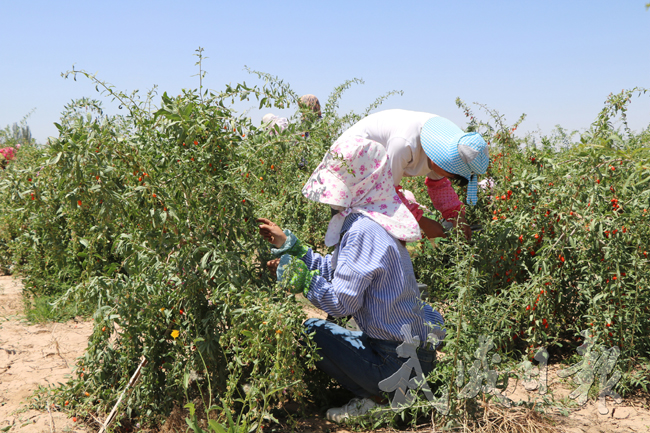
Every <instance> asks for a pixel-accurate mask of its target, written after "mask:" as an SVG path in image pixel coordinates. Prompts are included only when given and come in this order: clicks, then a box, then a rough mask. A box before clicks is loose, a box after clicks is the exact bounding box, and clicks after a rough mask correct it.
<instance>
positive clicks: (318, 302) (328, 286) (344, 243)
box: [306, 229, 388, 317]
mask: <svg viewBox="0 0 650 433" xmlns="http://www.w3.org/2000/svg"><path fill="white" fill-rule="evenodd" d="M381 230H383V229H381ZM340 245H341V246H340V250H339V255H338V259H337V265H336V270H335V271H334V278H333V279H332V281H331V282H330V281H327V280H325V279H324V278H322V277H314V279H313V281H312V284H311V286H310V288H309V291H308V292H307V294H306V297H307V299H308V300H309V301H310V302H311V303H312V304H313V305H314V306H315V307H317V308H319V309H321V310H323V311H325V312H326V313H327V314H330V315H332V316H334V317H344V316H349V315H351V314H354V313H356V312H357V311H358V310H359V309H360V308H361V307H362V306H363V302H364V295H365V291H366V289H367V288H368V287H369V286H370V284H371V283H372V281H373V280H374V279H375V278H381V274H382V273H384V272H385V264H382V262H381V258H382V257H383V256H385V255H386V251H387V250H388V247H387V246H386V244H384V243H382V242H377V241H376V239H375V237H374V233H372V232H368V231H365V230H364V231H350V232H348V233H346V234H345V236H344V237H343V239H342V240H341V244H340Z"/></svg>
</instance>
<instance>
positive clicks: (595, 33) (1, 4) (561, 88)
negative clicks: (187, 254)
mask: <svg viewBox="0 0 650 433" xmlns="http://www.w3.org/2000/svg"><path fill="white" fill-rule="evenodd" d="M645 3H647V1H645V0H609V1H604V0H590V1H583V0H545V1H531V0H490V1H485V0H482V1H478V0H475V1H470V0H453V1H452V0H449V1H440V0H428V1H408V0H403V1H383V0H373V1H366V0H348V1H338V0H331V1H328V2H315V1H280V0H277V1H252V0H239V1H232V0H230V1H216V0H215V1H193V0H185V1H183V2H178V1H177V2H172V1H165V0H157V1H147V0H130V1H122V0H112V1H101V0H98V1H88V0H85V1H74V0H66V1H51V0H48V1H35V0H20V1H10V0H1V1H0V17H2V24H1V27H0V56H1V57H0V59H1V60H0V65H1V66H0V128H2V127H4V126H6V125H8V124H11V123H13V122H18V121H20V120H21V118H22V117H23V116H24V115H25V114H27V113H29V112H30V111H31V110H32V109H34V108H35V111H34V112H33V114H32V115H31V116H30V118H29V120H28V124H29V125H30V127H31V129H32V132H33V134H34V136H35V137H36V139H37V140H38V141H39V142H44V141H45V140H46V138H47V137H48V136H50V135H56V128H55V127H54V126H53V122H55V121H57V120H58V118H59V113H60V112H61V110H62V109H63V106H64V105H65V104H66V103H68V102H70V101H71V100H72V99H75V98H79V97H82V96H89V97H98V96H99V95H98V94H97V93H96V92H95V88H94V85H92V84H91V83H90V82H89V81H88V80H86V79H79V80H77V81H76V82H75V81H72V80H71V79H69V80H64V79H63V78H61V76H60V74H61V72H64V71H67V70H69V69H71V67H72V65H73V64H74V65H75V67H76V68H79V69H85V70H87V71H90V72H97V73H98V76H99V77H100V78H101V79H103V80H106V81H108V82H110V83H112V84H114V85H115V86H116V87H117V88H118V89H121V90H134V89H140V90H141V91H145V90H147V89H149V88H151V87H152V86H153V85H154V84H156V85H158V86H159V89H160V91H161V93H162V91H167V92H169V93H170V94H177V93H178V91H179V90H180V89H181V88H195V87H198V78H196V77H192V75H194V74H196V73H197V72H198V71H197V69H196V67H195V66H194V63H195V57H193V54H194V50H196V49H197V48H198V47H199V46H201V47H203V48H204V49H205V55H206V56H208V57H209V59H207V60H206V61H205V65H204V67H205V69H207V71H208V75H207V77H206V81H205V85H207V87H208V88H212V89H223V86H224V84H226V83H233V84H234V83H237V82H241V81H243V80H246V82H247V83H251V84H252V83H255V82H256V80H255V79H254V77H253V76H251V75H249V74H248V73H247V72H245V71H244V66H245V65H247V66H249V67H251V68H252V69H256V70H260V71H264V72H268V73H271V74H273V75H277V76H279V77H280V78H282V79H284V80H285V81H286V82H288V83H290V84H291V85H292V87H293V89H294V90H295V91H296V92H297V93H299V94H304V93H313V94H315V95H317V96H318V97H319V98H320V99H321V100H324V99H326V98H327V96H328V95H329V94H330V92H331V91H332V90H333V88H334V87H335V86H337V85H339V84H341V83H342V82H343V81H344V80H346V79H350V78H355V77H356V78H362V79H363V80H364V81H365V84H364V85H362V86H356V87H354V88H353V89H351V90H350V91H348V92H347V93H346V94H345V95H344V98H343V100H342V104H341V110H342V111H348V110H350V109H355V110H361V109H363V108H365V107H366V106H367V105H368V104H369V103H370V102H372V101H373V100H374V99H375V98H376V97H377V96H379V95H381V94H383V93H385V92H387V91H389V90H394V89H395V90H403V91H404V96H395V97H393V98H391V99H390V100H389V101H388V102H387V103H386V104H385V105H384V108H405V109H411V110H419V111H428V112H431V113H436V114H439V115H442V116H444V117H447V118H449V119H451V120H453V121H455V122H457V123H458V124H459V125H460V126H464V125H465V120H464V117H463V116H462V113H461V111H460V110H459V109H458V108H456V106H455V99H456V97H460V98H462V99H463V100H465V101H466V102H468V103H471V102H480V103H484V104H487V105H488V106H489V107H491V108H494V109H497V110H498V111H500V112H501V113H503V114H505V115H506V116H507V118H508V120H510V121H512V122H514V121H515V120H516V118H517V117H518V116H519V115H520V114H521V113H526V114H528V117H527V120H526V121H525V122H524V124H522V127H521V128H520V129H519V131H518V132H526V131H536V130H541V131H542V132H543V133H549V132H550V131H551V130H552V128H553V127H554V126H555V125H556V124H560V125H562V126H563V127H565V128H569V129H584V128H586V127H588V126H589V124H590V123H591V122H592V121H593V120H594V119H595V117H596V115H597V113H598V111H599V110H600V109H601V108H602V106H603V102H604V101H605V99H606V97H607V95H608V94H609V93H610V92H619V91H621V90H622V89H623V88H630V87H634V86H641V87H646V88H650V11H647V10H646V9H645V6H644V5H645ZM105 102H106V104H107V107H109V111H112V112H116V110H115V109H114V108H113V109H110V107H111V106H110V104H108V101H105ZM261 114H264V113H261ZM261 114H259V113H251V115H252V117H253V119H254V120H256V119H258V118H260V117H261ZM256 116H259V117H256ZM629 116H630V121H631V126H632V128H633V129H636V130H639V129H641V128H644V127H646V126H647V125H648V124H649V123H650V94H646V95H645V96H643V97H642V98H635V100H634V101H633V104H632V106H631V109H630V113H629Z"/></svg>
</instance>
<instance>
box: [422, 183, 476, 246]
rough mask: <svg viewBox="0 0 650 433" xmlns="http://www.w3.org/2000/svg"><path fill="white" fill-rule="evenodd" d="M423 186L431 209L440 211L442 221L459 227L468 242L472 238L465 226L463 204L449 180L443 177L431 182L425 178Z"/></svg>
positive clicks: (469, 230) (470, 232) (470, 231)
mask: <svg viewBox="0 0 650 433" xmlns="http://www.w3.org/2000/svg"><path fill="white" fill-rule="evenodd" d="M424 184H425V185H426V186H427V192H428V194H429V197H430V198H431V203H432V204H433V207H435V208H436V209H437V210H439V211H440V213H441V214H442V217H443V218H444V219H446V220H448V221H451V222H452V224H453V225H454V227H458V226H459V225H460V227H461V230H462V231H463V234H464V235H465V237H466V238H467V240H469V239H470V238H471V237H472V230H471V229H470V228H469V225H467V220H466V219H465V209H464V207H463V203H461V201H460V199H459V198H458V194H456V191H455V190H454V188H453V187H452V186H451V182H450V181H449V179H447V178H446V177H445V178H442V179H439V180H433V179H431V178H429V177H427V178H426V180H425V181H424Z"/></svg>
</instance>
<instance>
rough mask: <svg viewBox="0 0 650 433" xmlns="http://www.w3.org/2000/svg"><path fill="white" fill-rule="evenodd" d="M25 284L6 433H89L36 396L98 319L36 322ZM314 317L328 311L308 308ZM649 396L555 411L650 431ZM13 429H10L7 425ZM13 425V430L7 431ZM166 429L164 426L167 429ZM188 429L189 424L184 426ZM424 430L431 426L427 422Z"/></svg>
mask: <svg viewBox="0 0 650 433" xmlns="http://www.w3.org/2000/svg"><path fill="white" fill-rule="evenodd" d="M21 290H22V285H21V283H20V281H18V280H15V279H13V278H12V277H6V276H5V277H0V432H6V431H9V432H20V433H32V432H34V433H37V432H38V433H40V432H46V433H56V432H87V431H90V430H86V429H84V427H83V426H82V425H80V424H79V423H75V422H73V420H72V418H71V417H70V416H69V415H67V414H64V413H61V412H58V411H56V410H53V411H51V412H50V413H48V412H43V411H37V410H34V409H29V403H30V399H31V396H32V394H33V392H34V390H36V388H37V387H38V386H39V385H44V386H49V385H55V384H57V383H58V382H64V381H65V380H66V379H67V377H68V375H69V374H70V373H71V369H72V366H73V365H74V360H75V358H76V357H78V356H80V355H81V354H82V353H83V350H84V349H85V347H86V344H87V340H88V336H89V335H90V334H91V332H92V323H91V322H84V321H70V322H67V323H49V324H44V325H30V324H28V323H27V322H26V320H25V317H24V315H23V302H22V299H21ZM308 314H309V315H311V316H313V317H321V318H322V312H319V311H317V310H312V309H309V310H308ZM558 369H559V368H558V367H557V366H550V367H549V373H548V378H549V380H548V388H549V391H550V393H551V395H552V397H553V399H554V400H555V401H564V402H569V404H567V406H569V407H570V401H569V400H568V398H567V396H568V394H569V393H570V391H571V389H572V388H570V386H569V385H568V384H567V383H566V382H564V381H562V380H561V379H559V378H558V376H557V374H556V372H557V370H558ZM505 395H506V396H507V397H509V398H510V399H511V400H513V401H521V400H524V401H535V399H538V401H541V400H540V397H539V396H538V395H537V392H536V391H527V390H525V389H524V387H523V384H522V383H521V382H519V383H515V382H514V381H511V382H509V387H508V388H507V389H506V390H505ZM649 403H650V402H649V399H648V396H647V395H643V396H641V397H637V398H625V399H623V402H622V404H620V405H615V404H614V402H612V401H611V400H609V399H608V401H607V406H608V408H609V413H608V414H607V415H604V416H603V415H600V414H599V413H598V409H597V407H596V404H595V403H594V402H592V401H590V402H588V403H587V404H586V405H585V406H584V407H577V406H576V407H573V408H571V409H569V415H568V416H562V415H558V414H557V411H554V412H555V413H554V414H553V416H552V419H553V420H554V422H555V424H556V429H557V431H561V432H568V433H581V432H586V433H600V432H616V433H627V432H646V433H650V408H649ZM7 428H8V429H7ZM5 429H7V430H5ZM298 429H299V430H300V431H304V432H322V433H326V432H327V433H330V432H338V433H345V432H347V431H348V430H346V429H345V428H344V427H340V426H337V425H335V424H332V423H330V422H327V421H325V420H324V419H323V417H315V418H312V419H308V420H303V421H302V422H299V424H298ZM163 430H164V429H163ZM182 431H184V429H183V430H182ZM418 431H419V432H423V431H427V432H429V431H431V427H430V426H428V427H422V428H421V429H418Z"/></svg>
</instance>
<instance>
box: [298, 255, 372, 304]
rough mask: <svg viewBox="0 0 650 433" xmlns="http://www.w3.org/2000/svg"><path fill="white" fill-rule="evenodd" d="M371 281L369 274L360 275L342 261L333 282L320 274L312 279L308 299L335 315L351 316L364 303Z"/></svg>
mask: <svg viewBox="0 0 650 433" xmlns="http://www.w3.org/2000/svg"><path fill="white" fill-rule="evenodd" d="M371 281H372V279H371V278H369V277H368V276H364V275H360V274H358V273H357V272H355V271H354V270H353V269H351V268H350V267H349V266H348V265H347V263H342V264H340V265H339V266H338V267H337V268H336V276H335V278H334V280H333V281H332V282H331V283H330V282H328V281H326V280H325V279H324V278H322V277H319V276H315V277H314V278H313V279H312V282H311V286H310V288H309V292H308V293H307V299H309V301H310V302H311V303H312V304H314V306H315V307H316V308H320V309H321V310H323V311H325V312H326V313H327V314H331V315H332V316H334V317H343V316H349V315H351V314H354V313H356V312H357V311H358V310H359V308H361V306H362V305H363V295H364V292H365V291H366V289H367V288H368V287H369V286H370V283H371Z"/></svg>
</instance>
